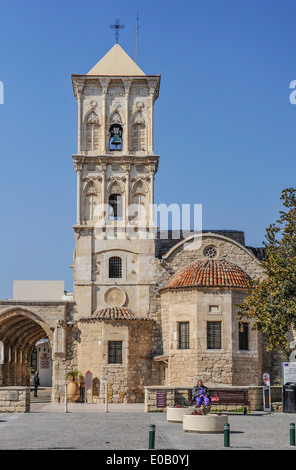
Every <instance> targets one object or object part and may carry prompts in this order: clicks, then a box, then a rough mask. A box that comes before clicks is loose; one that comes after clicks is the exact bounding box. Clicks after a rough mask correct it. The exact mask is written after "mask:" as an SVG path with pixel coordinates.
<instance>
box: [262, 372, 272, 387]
mask: <svg viewBox="0 0 296 470" xmlns="http://www.w3.org/2000/svg"><path fill="white" fill-rule="evenodd" d="M263 384H264V385H268V386H270V375H269V374H268V373H267V372H266V373H265V374H263Z"/></svg>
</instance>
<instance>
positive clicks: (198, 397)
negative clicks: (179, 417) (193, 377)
mask: <svg viewBox="0 0 296 470" xmlns="http://www.w3.org/2000/svg"><path fill="white" fill-rule="evenodd" d="M192 399H193V400H195V401H196V406H197V407H200V406H201V405H202V403H203V404H204V405H205V406H209V404H210V394H209V390H208V387H206V386H205V385H203V383H202V380H201V379H199V381H198V382H197V384H196V385H195V386H194V387H193V390H192Z"/></svg>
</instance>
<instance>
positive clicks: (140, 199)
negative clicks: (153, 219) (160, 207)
mask: <svg viewBox="0 0 296 470" xmlns="http://www.w3.org/2000/svg"><path fill="white" fill-rule="evenodd" d="M148 193H149V188H148V186H147V184H146V182H145V181H143V180H142V179H139V180H137V181H136V182H135V183H134V184H133V186H132V190H131V196H132V207H131V212H133V213H131V214H129V215H130V216H131V220H133V222H136V221H137V222H144V223H146V222H147V217H148V209H147V199H148V198H147V195H148Z"/></svg>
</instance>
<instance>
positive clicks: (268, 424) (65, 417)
mask: <svg viewBox="0 0 296 470" xmlns="http://www.w3.org/2000/svg"><path fill="white" fill-rule="evenodd" d="M65 410H66V409H65V406H64V405H63V404H51V403H46V402H45V400H42V399H41V400H40V401H36V400H35V402H33V403H31V411H30V413H1V414H0V449H1V450H4V449H6V450H11V449H13V450H31V449H32V450H37V449H38V450H147V449H148V445H149V429H150V425H151V424H154V425H155V450H160V451H163V450H167V451H178V450H179V451H185V452H186V451H191V450H225V451H228V452H229V451H231V450H295V449H296V447H294V446H291V445H290V423H293V422H294V423H295V422H296V414H294V413H291V414H289V413H281V412H272V413H265V412H259V411H258V412H252V413H249V414H248V415H247V416H244V415H243V414H240V413H235V414H234V413H228V420H229V424H230V447H224V435H223V433H222V434H199V433H191V432H185V431H184V430H183V427H182V423H169V422H167V420H166V414H165V413H145V412H144V404H142V403H140V404H120V405H115V404H109V406H108V412H106V411H105V406H104V405H103V404H100V405H98V404H91V403H87V404H84V403H80V404H68V408H67V412H66V411H65Z"/></svg>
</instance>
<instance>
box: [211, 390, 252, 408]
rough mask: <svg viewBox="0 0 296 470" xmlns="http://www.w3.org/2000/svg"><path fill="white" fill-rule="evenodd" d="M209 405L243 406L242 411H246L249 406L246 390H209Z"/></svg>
mask: <svg viewBox="0 0 296 470" xmlns="http://www.w3.org/2000/svg"><path fill="white" fill-rule="evenodd" d="M210 400H211V405H216V404H217V405H236V406H239V405H241V406H244V412H245V413H246V412H247V408H246V407H248V406H250V401H249V396H248V392H247V390H211V391H210Z"/></svg>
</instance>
